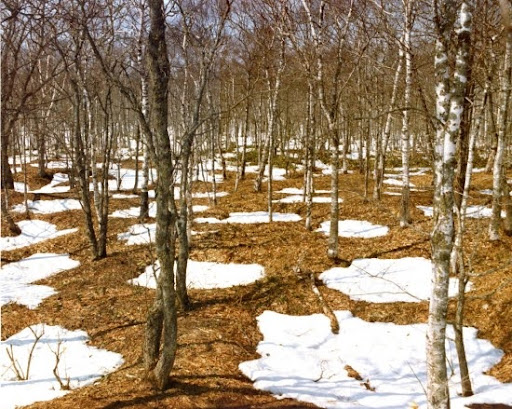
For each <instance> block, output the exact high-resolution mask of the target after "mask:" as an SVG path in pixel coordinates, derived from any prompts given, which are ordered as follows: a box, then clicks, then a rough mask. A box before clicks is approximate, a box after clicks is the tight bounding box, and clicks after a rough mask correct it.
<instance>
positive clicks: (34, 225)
mask: <svg viewBox="0 0 512 409" xmlns="http://www.w3.org/2000/svg"><path fill="white" fill-rule="evenodd" d="M18 227H19V228H20V229H21V234H20V235H18V236H15V237H0V249H1V250H2V251H7V250H13V249H17V248H20V247H26V246H30V245H31V244H35V243H39V242H41V241H44V240H49V239H53V238H55V237H59V236H63V235H65V234H70V233H74V232H76V231H77V230H78V229H77V228H74V229H66V230H57V227H56V226H55V225H54V224H52V223H48V222H45V221H43V220H22V221H20V222H19V223H18Z"/></svg>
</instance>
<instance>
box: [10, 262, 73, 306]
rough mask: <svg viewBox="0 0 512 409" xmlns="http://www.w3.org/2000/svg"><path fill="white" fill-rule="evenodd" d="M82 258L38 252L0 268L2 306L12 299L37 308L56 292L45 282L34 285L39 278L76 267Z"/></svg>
mask: <svg viewBox="0 0 512 409" xmlns="http://www.w3.org/2000/svg"><path fill="white" fill-rule="evenodd" d="M79 265H80V262H79V261H76V260H72V259H71V258H69V255H68V254H54V253H36V254H33V255H31V256H30V257H27V258H24V259H23V260H20V261H15V262H12V263H9V264H6V265H4V266H3V267H2V268H1V270H0V306H3V305H6V304H8V303H10V302H14V303H17V304H21V305H25V306H26V307H27V308H30V309H34V308H36V307H37V306H38V305H39V304H40V303H41V302H42V301H43V299H45V298H47V297H49V296H51V295H53V294H55V290H54V289H53V288H51V287H48V286H45V285H31V284H30V283H33V282H35V281H38V280H42V279H43V278H46V277H49V276H52V275H54V274H57V273H60V272H62V271H65V270H70V269H72V268H76V267H78V266H79Z"/></svg>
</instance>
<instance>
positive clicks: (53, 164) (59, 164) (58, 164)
mask: <svg viewBox="0 0 512 409" xmlns="http://www.w3.org/2000/svg"><path fill="white" fill-rule="evenodd" d="M30 166H32V167H34V168H37V167H39V165H38V164H37V163H32V164H31V165H30ZM67 167H68V164H67V163H66V162H65V161H62V160H53V161H50V162H47V163H46V169H66V168H67Z"/></svg>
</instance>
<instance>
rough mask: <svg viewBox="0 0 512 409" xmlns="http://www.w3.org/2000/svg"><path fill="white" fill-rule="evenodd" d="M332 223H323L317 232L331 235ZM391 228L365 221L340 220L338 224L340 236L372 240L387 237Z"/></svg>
mask: <svg viewBox="0 0 512 409" xmlns="http://www.w3.org/2000/svg"><path fill="white" fill-rule="evenodd" d="M330 226H331V222H330V221H326V222H323V223H322V224H320V227H319V228H318V229H317V230H315V231H316V232H320V233H324V234H325V235H327V236H328V235H329V229H330ZM388 232H389V227H387V226H381V225H380V224H372V223H370V222H367V221H365V220H340V221H339V222H338V236H341V237H355V238H363V239H370V238H373V237H379V236H385V235H386V234H388Z"/></svg>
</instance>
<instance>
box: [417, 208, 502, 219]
mask: <svg viewBox="0 0 512 409" xmlns="http://www.w3.org/2000/svg"><path fill="white" fill-rule="evenodd" d="M416 207H417V208H418V209H419V210H421V211H422V212H423V214H424V215H425V216H427V217H432V216H433V215H434V208H433V207H432V206H416ZM491 215H492V209H491V208H490V207H485V206H478V205H477V206H468V207H467V208H466V217H469V218H472V219H482V218H485V217H491ZM501 217H505V211H503V210H502V211H501Z"/></svg>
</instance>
